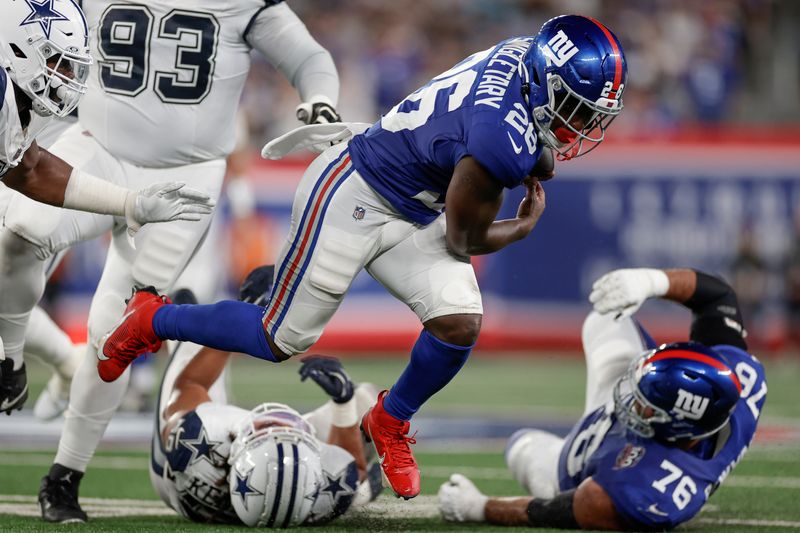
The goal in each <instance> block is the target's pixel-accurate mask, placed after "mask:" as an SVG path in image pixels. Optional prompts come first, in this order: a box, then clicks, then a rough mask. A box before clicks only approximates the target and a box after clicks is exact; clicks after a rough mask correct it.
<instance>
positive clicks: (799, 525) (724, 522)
mask: <svg viewBox="0 0 800 533" xmlns="http://www.w3.org/2000/svg"><path fill="white" fill-rule="evenodd" d="M693 523H697V524H713V525H721V526H756V527H787V528H792V529H800V522H794V521H791V520H750V519H747V518H698V519H697V520H695V521H693Z"/></svg>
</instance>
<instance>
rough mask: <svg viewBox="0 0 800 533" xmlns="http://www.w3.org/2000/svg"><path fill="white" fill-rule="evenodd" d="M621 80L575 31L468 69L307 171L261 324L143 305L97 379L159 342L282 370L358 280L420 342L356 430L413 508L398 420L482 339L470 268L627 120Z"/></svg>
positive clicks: (239, 314)
mask: <svg viewBox="0 0 800 533" xmlns="http://www.w3.org/2000/svg"><path fill="white" fill-rule="evenodd" d="M626 73H627V70H626V66H625V58H624V55H623V53H622V49H621V46H620V44H619V41H618V40H617V38H616V37H614V35H613V34H612V33H611V32H610V31H609V30H608V29H607V28H606V27H605V26H603V25H602V24H600V23H599V22H597V21H595V20H594V19H590V18H586V17H581V16H574V15H568V16H562V17H557V18H554V19H552V20H550V21H548V22H547V23H546V24H545V25H544V26H543V27H542V28H541V30H540V31H539V33H538V34H537V35H536V36H535V37H531V38H515V39H508V40H506V41H503V42H501V43H499V44H497V45H496V46H494V47H492V48H489V49H488V50H485V51H483V52H478V53H476V54H473V55H472V56H470V57H468V58H466V59H465V60H464V61H462V62H461V63H459V64H458V65H456V66H455V67H453V68H452V69H450V70H448V71H447V72H445V73H443V74H441V75H439V76H437V77H436V78H434V79H433V80H432V81H431V82H430V83H428V84H427V85H425V86H424V87H422V88H421V89H419V90H417V91H416V92H414V93H413V94H412V95H410V96H409V97H408V98H407V99H406V100H404V101H403V102H401V103H399V104H398V105H397V106H395V107H394V108H393V109H392V110H391V111H389V112H388V113H387V114H386V115H385V116H384V117H382V118H381V120H380V121H378V122H376V123H375V124H374V125H373V126H372V127H370V128H369V129H368V130H367V131H366V132H365V133H363V134H359V135H356V136H355V137H353V138H352V140H350V141H349V143H342V144H339V145H337V146H334V147H332V148H330V149H328V150H327V151H325V152H324V153H323V154H322V155H321V156H320V157H318V158H317V159H316V160H315V161H314V162H313V163H312V164H311V166H310V167H309V168H308V170H307V171H306V173H305V175H304V177H303V180H302V181H301V183H300V186H299V188H298V191H297V193H296V195H295V202H294V208H293V211H292V224H291V228H290V234H289V235H288V237H287V240H286V243H285V245H284V248H283V250H282V251H281V256H280V261H279V265H280V266H279V268H278V273H277V277H276V284H275V290H274V292H273V295H272V298H271V299H270V302H269V303H268V305H267V306H266V309H264V308H260V307H257V306H248V305H246V304H243V303H241V302H220V303H218V304H215V305H213V306H181V307H176V306H170V305H164V302H163V301H162V300H161V299H160V298H159V297H158V296H157V295H155V294H152V293H150V292H146V291H140V292H138V293H137V294H136V295H135V296H134V297H133V299H132V300H131V301H130V303H129V305H128V308H127V313H129V314H126V316H127V318H126V320H125V322H124V323H122V324H121V325H120V326H119V327H118V328H116V329H115V330H114V331H113V332H112V333H111V334H110V335H109V336H108V340H107V342H105V344H104V347H103V355H102V358H101V359H102V360H101V361H99V363H98V371H99V373H100V376H101V377H102V379H104V380H108V381H113V380H115V379H116V378H117V376H119V375H120V374H121V373H122V372H123V371H124V369H125V368H127V365H128V364H129V363H130V361H132V360H133V359H134V358H135V357H136V356H137V355H138V354H139V353H142V352H144V351H148V350H149V349H151V348H152V347H153V346H156V345H157V344H158V343H159V342H160V340H159V339H179V340H181V339H182V340H191V341H193V342H198V343H200V344H203V345H205V346H213V347H215V348H219V349H225V350H232V351H237V352H245V353H248V354H250V355H253V356H256V357H260V358H263V359H266V360H269V361H282V360H285V359H287V358H288V357H290V356H292V355H295V354H298V353H302V352H304V351H306V350H308V349H309V347H310V346H311V345H312V344H313V343H314V342H315V341H316V340H317V339H318V338H319V336H320V335H321V334H322V330H323V328H324V327H325V325H326V324H327V323H328V321H329V320H330V318H331V317H332V316H333V314H334V313H335V311H336V309H337V308H338V307H339V304H340V303H341V301H342V299H343V298H344V295H345V293H346V292H347V291H348V289H349V287H350V284H351V282H352V280H353V279H354V277H355V276H356V275H357V274H358V273H359V272H360V271H361V270H362V269H366V270H367V272H369V273H370V274H371V275H372V276H373V277H374V278H375V279H377V280H378V281H379V282H380V283H381V284H383V285H384V286H385V287H386V288H387V289H388V290H389V291H390V292H391V293H392V294H393V295H395V296H396V297H397V298H399V299H400V300H402V301H403V302H405V303H406V304H407V305H408V306H409V307H410V308H411V309H412V310H413V311H414V312H415V313H416V314H417V316H418V317H419V319H420V321H421V322H422V324H423V326H424V329H423V330H422V332H421V334H420V336H419V339H418V340H417V342H416V344H415V346H414V348H413V349H412V351H411V361H410V363H409V365H408V366H407V367H406V369H405V371H404V372H403V374H402V375H401V376H400V378H399V380H398V381H397V382H396V383H395V385H394V386H393V387H392V389H391V391H385V392H382V393H381V394H380V396H379V398H378V402H377V405H376V407H375V408H374V409H372V410H371V411H370V412H369V413H368V414H367V415H365V417H364V419H363V421H362V427H363V430H364V432H365V434H367V435H368V437H369V438H370V439H371V440H372V441H373V443H374V446H375V448H376V450H377V453H378V455H379V456H381V457H382V458H383V463H382V466H383V472H384V474H385V476H386V478H387V480H388V482H389V484H390V485H391V486H392V489H393V490H394V491H395V493H396V494H397V495H398V496H402V497H403V498H406V499H408V498H413V497H414V496H416V495H417V494H419V490H420V477H419V468H418V467H417V463H416V460H415V459H414V457H413V455H412V453H411V448H410V446H409V444H412V443H413V442H414V440H413V438H411V437H408V436H407V433H408V431H409V426H410V424H409V420H410V419H411V417H412V416H413V415H414V413H416V412H417V410H419V408H420V407H421V406H422V405H423V404H424V403H425V402H426V401H427V400H428V399H429V398H430V397H431V396H433V395H434V394H435V393H436V392H438V391H439V390H441V389H442V388H443V387H445V386H446V385H447V384H448V383H449V382H450V380H451V379H453V377H455V375H456V374H457V373H458V371H459V370H460V369H461V367H462V366H463V365H464V363H465V362H466V360H467V358H468V356H469V354H470V352H471V350H472V347H473V346H474V344H475V341H476V339H477V337H478V332H479V330H480V325H481V315H482V312H483V309H482V305H481V296H480V291H479V289H478V284H477V280H476V279H475V273H474V271H473V269H472V266H471V264H470V262H469V256H470V255H479V254H487V253H491V252H495V251H497V250H500V249H502V248H504V247H506V246H508V245H510V244H512V243H513V242H516V241H518V240H520V239H523V238H524V237H525V236H527V235H528V234H529V233H530V232H531V231H532V230H533V227H534V226H535V225H536V222H537V221H538V219H539V217H540V216H541V214H542V212H543V210H544V200H545V196H544V189H543V188H542V185H541V184H540V183H539V180H540V179H546V178H549V177H551V176H552V159H549V156H550V149H553V150H555V151H557V152H558V154H559V157H560V158H562V159H567V158H571V157H577V156H579V155H582V154H585V153H587V152H588V151H590V150H591V149H593V148H594V147H596V146H597V145H598V144H599V143H600V142H601V141H602V140H603V137H604V134H605V129H606V127H607V126H608V124H609V123H610V122H611V120H613V119H614V118H615V117H616V116H617V115H618V114H619V112H620V111H621V109H622V99H621V95H622V91H623V86H624V84H625V80H626ZM320 129H323V128H320ZM328 130H330V128H327V129H326V131H328ZM298 145H301V146H302V145H303V142H302V140H298ZM269 153H270V150H269V145H268V149H267V155H269ZM548 163H550V164H549V165H548ZM520 185H524V188H525V191H526V194H525V197H524V199H523V200H522V202H521V204H520V206H519V209H518V211H517V216H516V217H515V218H513V219H509V220H495V217H496V216H497V213H498V211H499V209H500V206H501V203H502V199H503V190H504V189H505V188H515V187H518V186H520ZM445 207H446V209H444V208H445ZM443 210H444V216H440V215H441V214H442V212H443ZM445 219H446V223H445ZM532 282H535V280H534V281H532ZM234 332H235V334H234ZM265 333H266V334H265Z"/></svg>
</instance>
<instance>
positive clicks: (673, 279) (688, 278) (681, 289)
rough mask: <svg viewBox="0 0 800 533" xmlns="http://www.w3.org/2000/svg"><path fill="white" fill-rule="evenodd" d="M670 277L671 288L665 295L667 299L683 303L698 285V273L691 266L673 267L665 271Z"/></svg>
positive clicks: (668, 277)
mask: <svg viewBox="0 0 800 533" xmlns="http://www.w3.org/2000/svg"><path fill="white" fill-rule="evenodd" d="M664 272H665V273H666V274H667V279H669V289H668V290H667V293H666V294H665V295H664V299H665V300H672V301H673V302H678V303H683V302H685V301H687V300H688V299H689V298H691V297H692V295H693V294H694V292H695V289H696V287H697V273H696V272H695V271H694V270H692V269H689V268H673V269H669V270H665V271H664Z"/></svg>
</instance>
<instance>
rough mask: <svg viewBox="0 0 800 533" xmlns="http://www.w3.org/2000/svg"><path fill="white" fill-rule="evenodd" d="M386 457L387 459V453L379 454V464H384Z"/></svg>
mask: <svg viewBox="0 0 800 533" xmlns="http://www.w3.org/2000/svg"><path fill="white" fill-rule="evenodd" d="M384 459H386V454H385V453H384V454H383V455H379V456H378V464H379V465H382V464H383V460H384Z"/></svg>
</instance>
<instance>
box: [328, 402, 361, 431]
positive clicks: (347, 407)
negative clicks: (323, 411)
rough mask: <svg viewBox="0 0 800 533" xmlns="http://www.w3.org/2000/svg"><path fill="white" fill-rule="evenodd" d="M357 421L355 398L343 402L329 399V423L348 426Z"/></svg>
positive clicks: (341, 426) (353, 424) (339, 426)
mask: <svg viewBox="0 0 800 533" xmlns="http://www.w3.org/2000/svg"><path fill="white" fill-rule="evenodd" d="M356 423H358V413H357V412H356V402H355V400H350V401H349V402H345V403H336V402H334V401H331V424H332V425H334V426H336V427H338V428H349V427H352V426H355V425H356Z"/></svg>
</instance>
